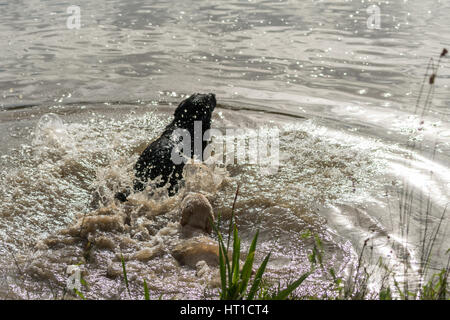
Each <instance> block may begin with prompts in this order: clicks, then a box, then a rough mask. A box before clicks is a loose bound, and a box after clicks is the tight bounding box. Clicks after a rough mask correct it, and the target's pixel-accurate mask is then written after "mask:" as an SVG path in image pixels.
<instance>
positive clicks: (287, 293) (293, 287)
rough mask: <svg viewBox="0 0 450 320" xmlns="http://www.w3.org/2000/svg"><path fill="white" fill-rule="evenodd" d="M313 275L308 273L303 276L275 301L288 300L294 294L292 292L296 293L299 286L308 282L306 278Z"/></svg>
mask: <svg viewBox="0 0 450 320" xmlns="http://www.w3.org/2000/svg"><path fill="white" fill-rule="evenodd" d="M310 274H311V272H307V273H305V274H303V275H302V276H301V277H300V278H299V279H298V280H297V281H295V282H293V283H292V284H291V285H289V286H288V287H287V288H286V289H284V290H282V291H281V292H280V293H278V294H277V295H276V296H275V297H274V299H275V300H286V299H287V297H288V296H289V295H290V294H291V293H292V291H294V290H295V289H297V287H298V286H299V285H301V284H302V282H303V281H305V280H306V278H308V277H309V275H310Z"/></svg>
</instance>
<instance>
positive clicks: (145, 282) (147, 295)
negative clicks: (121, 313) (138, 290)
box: [144, 279, 150, 301]
mask: <svg viewBox="0 0 450 320" xmlns="http://www.w3.org/2000/svg"><path fill="white" fill-rule="evenodd" d="M144 299H145V300H147V301H148V300H150V293H149V291H148V286H147V281H145V279H144Z"/></svg>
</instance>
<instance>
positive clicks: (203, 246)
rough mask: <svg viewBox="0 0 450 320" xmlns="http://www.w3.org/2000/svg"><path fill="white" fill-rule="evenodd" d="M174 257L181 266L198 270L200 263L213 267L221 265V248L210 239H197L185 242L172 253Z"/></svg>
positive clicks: (201, 237) (202, 237)
mask: <svg viewBox="0 0 450 320" xmlns="http://www.w3.org/2000/svg"><path fill="white" fill-rule="evenodd" d="M172 256H173V257H174V258H175V259H176V260H177V261H178V262H179V263H180V264H181V265H187V266H189V267H191V268H196V267H197V263H198V262H199V261H204V262H205V263H207V264H208V265H210V266H212V267H216V266H218V265H219V246H218V245H217V244H216V243H215V242H214V240H213V239H211V238H209V237H204V236H200V237H196V238H192V239H189V240H185V241H183V242H182V243H181V244H179V245H177V246H176V247H175V248H174V250H173V251H172Z"/></svg>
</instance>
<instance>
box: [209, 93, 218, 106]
mask: <svg viewBox="0 0 450 320" xmlns="http://www.w3.org/2000/svg"><path fill="white" fill-rule="evenodd" d="M208 99H209V101H210V102H211V104H212V105H213V106H214V107H215V106H216V95H215V94H214V93H208Z"/></svg>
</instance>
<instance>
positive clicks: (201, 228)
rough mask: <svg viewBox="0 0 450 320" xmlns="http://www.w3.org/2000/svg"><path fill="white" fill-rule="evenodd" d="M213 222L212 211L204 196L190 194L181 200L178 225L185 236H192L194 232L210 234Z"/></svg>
mask: <svg viewBox="0 0 450 320" xmlns="http://www.w3.org/2000/svg"><path fill="white" fill-rule="evenodd" d="M213 222H214V214H213V209H212V206H211V204H210V203H209V201H208V199H207V198H206V197H205V196H204V195H202V194H200V193H190V194H188V195H187V196H186V197H185V198H184V199H183V202H182V203H181V221H180V224H181V226H182V232H183V234H184V235H185V236H188V237H189V236H192V235H194V234H195V233H196V232H206V233H211V231H212V225H211V224H212V223H213Z"/></svg>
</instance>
